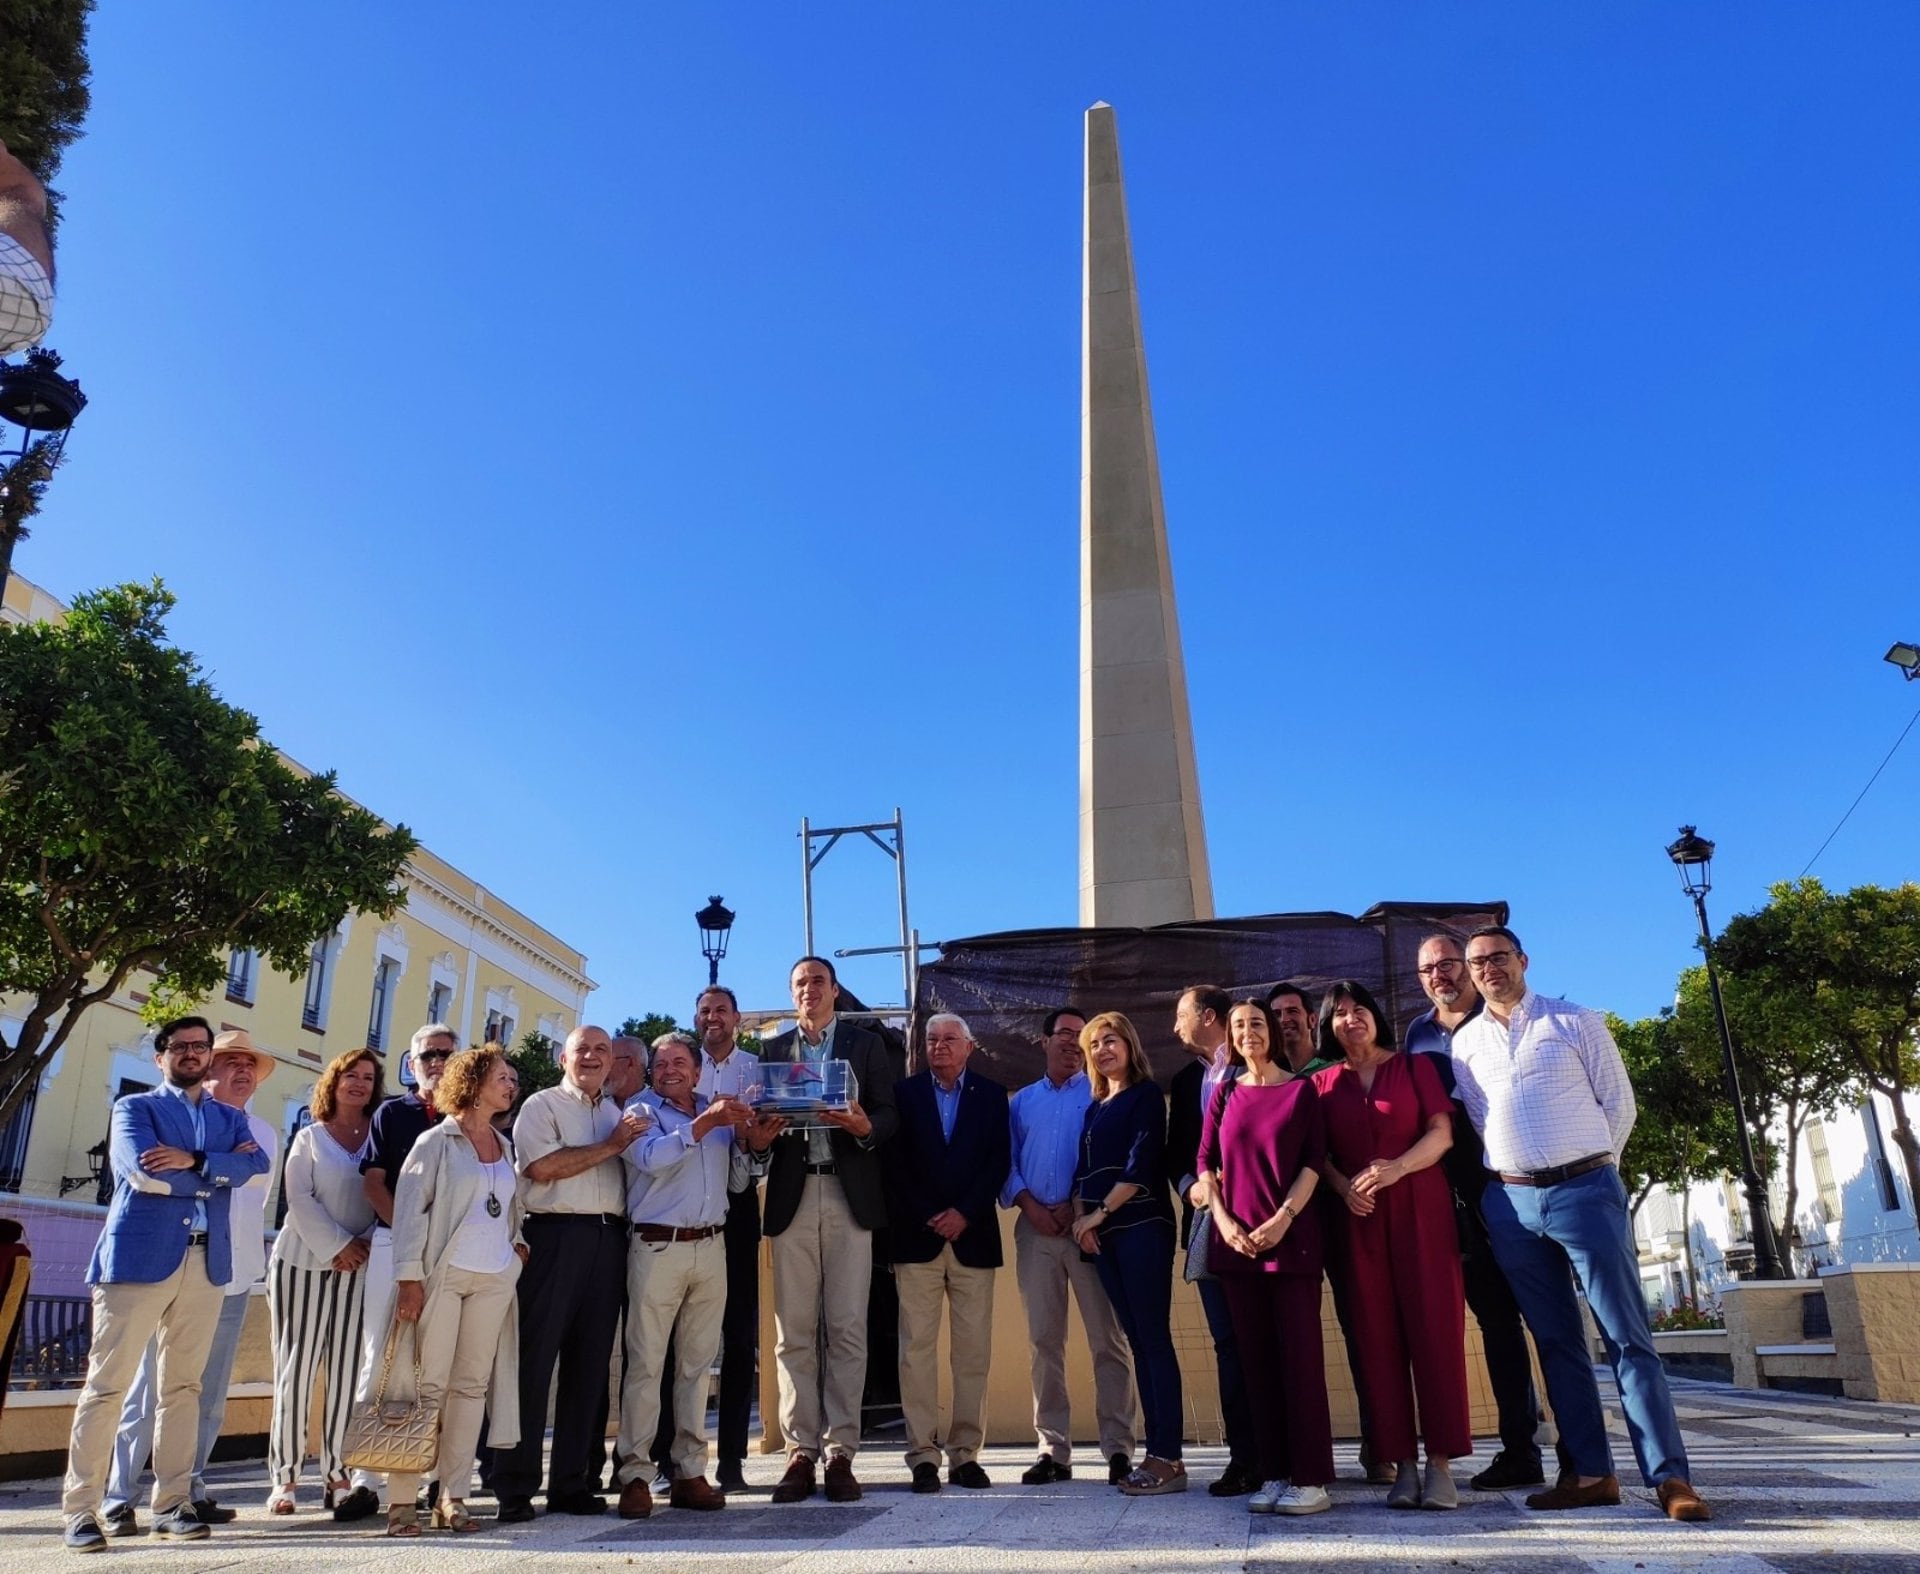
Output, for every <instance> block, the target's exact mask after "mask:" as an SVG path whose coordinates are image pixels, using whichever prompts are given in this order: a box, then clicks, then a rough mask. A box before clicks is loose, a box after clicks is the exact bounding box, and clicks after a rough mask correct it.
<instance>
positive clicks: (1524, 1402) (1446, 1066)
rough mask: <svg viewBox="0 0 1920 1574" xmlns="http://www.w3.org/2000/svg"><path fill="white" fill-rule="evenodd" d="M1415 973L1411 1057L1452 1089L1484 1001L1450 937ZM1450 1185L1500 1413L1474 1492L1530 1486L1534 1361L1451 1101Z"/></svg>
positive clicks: (1477, 1153) (1534, 1482)
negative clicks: (1418, 1005) (1428, 1061)
mask: <svg viewBox="0 0 1920 1574" xmlns="http://www.w3.org/2000/svg"><path fill="white" fill-rule="evenodd" d="M1415 971H1416V972H1418V973H1419V975H1420V987H1421V988H1422V989H1424V990H1425V991H1426V993H1427V999H1429V1000H1431V1001H1432V1002H1433V1006H1432V1008H1431V1009H1430V1010H1428V1011H1425V1012H1423V1013H1421V1015H1419V1016H1417V1017H1415V1018H1414V1020H1413V1025H1412V1026H1411V1027H1409V1028H1408V1029H1407V1050H1408V1052H1409V1053H1410V1054H1428V1055H1431V1056H1433V1061H1434V1065H1435V1066H1436V1067H1437V1068H1438V1069H1439V1072H1440V1080H1441V1081H1442V1082H1443V1083H1444V1084H1445V1085H1446V1088H1447V1091H1448V1092H1449V1093H1452V1092H1454V1076H1453V1035H1454V1034H1455V1033H1457V1032H1458V1031H1459V1030H1460V1029H1461V1028H1462V1027H1464V1026H1465V1025H1466V1024H1467V1023H1469V1022H1471V1021H1472V1020H1473V1019H1474V1018H1475V1017H1477V1016H1479V1015H1480V1013H1481V1011H1482V1009H1484V1007H1485V1004H1486V1002H1485V1001H1483V1000H1482V999H1481V998H1480V991H1479V990H1478V989H1476V988H1474V985H1473V975H1472V974H1471V973H1470V972H1468V970H1467V958H1466V953H1465V952H1463V951H1462V950H1461V948H1460V942H1459V941H1458V940H1456V939H1454V938H1453V936H1452V935H1434V936H1432V937H1430V938H1429V939H1427V940H1425V941H1423V942H1422V943H1421V946H1420V956H1419V959H1418V963H1417V965H1416V968H1415ZM1441 1162H1442V1163H1443V1164H1444V1165H1445V1166H1446V1172H1447V1181H1448V1183H1449V1184H1450V1185H1451V1186H1452V1188H1453V1200H1454V1218H1455V1221H1456V1222H1457V1223H1458V1225H1459V1227H1460V1268H1461V1277H1462V1279H1463V1280H1464V1281H1465V1285H1466V1291H1467V1305H1468V1306H1470V1307H1472V1308H1473V1317H1474V1321H1475V1322H1477V1323H1479V1325H1480V1344H1481V1348H1482V1349H1483V1350H1484V1351H1485V1353H1486V1358H1487V1382H1488V1385H1489V1386H1490V1387H1491V1388H1492V1389H1493V1402H1494V1406H1495V1408H1496V1409H1497V1410H1498V1411H1499V1415H1500V1452H1499V1453H1498V1454H1496V1455H1494V1457H1493V1461H1492V1463H1491V1464H1489V1465H1488V1466H1487V1468H1486V1469H1485V1470H1483V1471H1481V1472H1480V1473H1479V1474H1478V1475H1477V1476H1475V1477H1474V1478H1473V1486H1474V1489H1475V1490H1476V1491H1479V1492H1500V1491H1504V1490H1506V1489H1507V1488H1509V1487H1537V1486H1540V1485H1541V1484H1542V1483H1543V1481H1544V1479H1545V1478H1544V1477H1543V1476H1542V1474H1541V1470H1540V1445H1539V1443H1537V1442H1536V1441H1535V1440H1534V1433H1535V1432H1536V1431H1537V1430H1538V1429H1539V1425H1540V1399H1539V1396H1538V1395H1537V1394H1535V1393H1534V1391H1533V1360H1532V1357H1531V1356H1529V1355H1528V1353H1527V1335H1526V1331H1525V1329H1524V1328H1523V1327H1522V1326H1521V1323H1520V1303H1519V1302H1518V1301H1516V1300H1514V1298H1513V1290H1512V1288H1511V1287H1510V1286H1509V1285H1508V1284H1507V1276H1506V1275H1505V1274H1504V1273H1502V1272H1501V1271H1500V1264H1499V1263H1498V1262H1497V1261H1496V1260H1495V1259H1494V1255H1493V1247H1492V1246H1491V1245H1490V1244H1488V1241H1487V1227H1486V1225H1485V1224H1483V1223H1482V1222H1481V1219H1480V1194H1481V1193H1482V1192H1484V1191H1485V1190H1486V1189H1487V1165H1486V1158H1485V1154H1484V1152H1483V1151H1482V1149H1481V1146H1480V1134H1479V1132H1477V1131H1475V1130H1474V1129H1473V1122H1472V1121H1470V1120H1468V1119H1467V1118H1466V1111H1465V1110H1464V1109H1463V1108H1461V1106H1460V1103H1459V1100H1458V1098H1457V1097H1456V1099H1455V1101H1454V1117H1453V1146H1452V1147H1451V1148H1450V1149H1448V1150H1447V1154H1446V1156H1445V1158H1444V1159H1443V1160H1442V1161H1441Z"/></svg>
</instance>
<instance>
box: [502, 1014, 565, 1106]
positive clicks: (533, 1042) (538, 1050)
mask: <svg viewBox="0 0 1920 1574" xmlns="http://www.w3.org/2000/svg"><path fill="white" fill-rule="evenodd" d="M507 1060H508V1062H509V1063H510V1064H511V1065H512V1066H513V1069H514V1070H515V1071H516V1072H517V1073H519V1076H520V1097H519V1099H518V1100H516V1101H515V1103H514V1106H513V1107H514V1108H515V1109H516V1110H517V1109H519V1107H520V1106H521V1105H522V1104H524V1103H526V1101H527V1095H528V1094H529V1093H538V1092H539V1091H540V1090H541V1089H542V1088H550V1087H553V1086H554V1085H555V1084H556V1083H558V1082H559V1080H560V1076H561V1072H560V1046H559V1045H558V1044H556V1043H554V1041H553V1040H552V1039H550V1038H548V1037H547V1035H546V1034H544V1033H540V1032H531V1033H525V1034H522V1035H521V1038H520V1043H519V1046H518V1047H517V1048H514V1049H510V1050H508V1051H507Z"/></svg>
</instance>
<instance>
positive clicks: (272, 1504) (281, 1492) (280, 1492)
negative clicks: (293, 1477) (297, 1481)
mask: <svg viewBox="0 0 1920 1574" xmlns="http://www.w3.org/2000/svg"><path fill="white" fill-rule="evenodd" d="M297 1506H298V1505H297V1504H296V1503H295V1501H294V1495H293V1483H292V1482H291V1481H288V1482H283V1483H282V1484H281V1485H279V1486H277V1487H275V1488H274V1489H273V1491H272V1492H271V1493H269V1494H268V1495H267V1512H268V1513H269V1514H291V1513H293V1512H294V1510H295V1508H296V1507H297Z"/></svg>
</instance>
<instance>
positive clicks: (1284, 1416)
mask: <svg viewBox="0 0 1920 1574" xmlns="http://www.w3.org/2000/svg"><path fill="white" fill-rule="evenodd" d="M1227 1038H1228V1043H1229V1044H1230V1045H1231V1046H1232V1048H1233V1051H1234V1053H1235V1054H1236V1055H1237V1056H1238V1057H1239V1058H1240V1060H1241V1062H1242V1064H1243V1067H1244V1069H1243V1070H1242V1071H1241V1073H1240V1075H1239V1077H1238V1078H1237V1079H1235V1080H1234V1081H1231V1082H1226V1083H1222V1084H1221V1086H1220V1088H1219V1089H1218V1090H1217V1091H1216V1092H1215V1093H1213V1094H1212V1095H1211V1097H1210V1099H1209V1101H1208V1105H1207V1114H1206V1121H1205V1124H1204V1125H1203V1126H1202V1128H1201V1133H1200V1153H1199V1161H1198V1162H1199V1169H1198V1177H1199V1179H1200V1180H1203V1181H1206V1182H1207V1183H1208V1185H1207V1189H1206V1194H1207V1195H1208V1196H1209V1197H1210V1198H1211V1211H1212V1215H1213V1236H1212V1239H1211V1241H1210V1242H1209V1245H1208V1248H1207V1265H1208V1267H1209V1268H1210V1269H1211V1270H1212V1272H1213V1273H1214V1275H1215V1277H1217V1278H1218V1279H1219V1281H1220V1285H1221V1287H1222V1289H1223V1290H1224V1291H1225V1292H1226V1297H1227V1308H1228V1310H1229V1311H1230V1312H1231V1313H1232V1314H1233V1332H1234V1338H1235V1340H1236V1342H1237V1343H1238V1345H1239V1349H1240V1365H1241V1368H1242V1370H1243V1371H1244V1372H1245V1374H1246V1382H1247V1388H1248V1391H1249V1394H1250V1397H1251V1399H1252V1409H1253V1419H1254V1436H1255V1439H1256V1441H1257V1443H1258V1446H1259V1451H1260V1453H1259V1467H1260V1477H1261V1480H1262V1481H1263V1482H1264V1483H1265V1485H1263V1486H1262V1487H1261V1488H1260V1490H1259V1491H1258V1492H1256V1493H1254V1494H1253V1496H1252V1497H1251V1498H1250V1499H1249V1500H1248V1502H1247V1508H1248V1510H1249V1511H1250V1512H1252V1513H1255V1514H1318V1513H1322V1512H1324V1511H1325V1510H1327V1509H1329V1508H1331V1507H1332V1506H1333V1503H1332V1500H1331V1499H1330V1498H1329V1497H1328V1496H1327V1483H1328V1482H1330V1481H1331V1480H1333V1427H1332V1425H1331V1422H1330V1420H1329V1418H1328V1414H1327V1372H1326V1365H1325V1354H1324V1351H1323V1350H1322V1347H1321V1338H1320V1268H1321V1250H1320V1210H1319V1209H1318V1208H1314V1207H1310V1206H1308V1204H1309V1203H1310V1201H1311V1200H1312V1197H1313V1193H1314V1188H1315V1187H1316V1186H1317V1185H1318V1184H1319V1180H1320V1174H1319V1170H1320V1166H1321V1164H1323V1163H1324V1162H1325V1160H1326V1153H1327V1145H1326V1125H1325V1123H1324V1121H1323V1120H1322V1118H1321V1114H1320V1094H1319V1091H1318V1089H1316V1088H1315V1087H1314V1085H1313V1083H1312V1081H1311V1080H1309V1079H1308V1078H1307V1077H1304V1076H1296V1075H1295V1074H1294V1072H1293V1071H1292V1069H1291V1068H1290V1067H1289V1066H1288V1064H1287V1057H1286V1055H1285V1054H1284V1053H1283V1052H1282V1051H1281V1048H1280V1025H1279V1023H1278V1022H1276V1021H1275V1020H1274V1015H1273V1012H1272V1010H1271V1009H1270V1008H1269V1007H1268V1006H1267V1004H1266V1002H1265V1001H1263V1000H1242V1001H1240V1002H1239V1003H1238V1004H1236V1005H1235V1006H1234V1007H1233V1009H1232V1010H1231V1011H1229V1012H1228V1013H1227Z"/></svg>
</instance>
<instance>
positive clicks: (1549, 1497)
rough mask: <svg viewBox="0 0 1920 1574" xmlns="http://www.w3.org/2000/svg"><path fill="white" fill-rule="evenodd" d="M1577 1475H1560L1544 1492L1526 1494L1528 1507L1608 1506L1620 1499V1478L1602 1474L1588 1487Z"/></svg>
mask: <svg viewBox="0 0 1920 1574" xmlns="http://www.w3.org/2000/svg"><path fill="white" fill-rule="evenodd" d="M1579 1479H1580V1478H1579V1477H1578V1476H1562V1477H1561V1478H1560V1479H1559V1480H1558V1481H1557V1482H1555V1483H1554V1484H1553V1485H1552V1486H1550V1487H1548V1488H1547V1490H1546V1491H1544V1492H1529V1493H1528V1494H1527V1507H1528V1508H1545V1509H1555V1508H1610V1507H1612V1506H1613V1505H1614V1504H1615V1503H1618V1502H1619V1501H1620V1478H1619V1477H1618V1476H1602V1477H1601V1478H1600V1479H1599V1480H1598V1481H1596V1482H1594V1483H1593V1485H1592V1486H1590V1487H1583V1486H1581V1485H1580V1484H1579Z"/></svg>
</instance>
